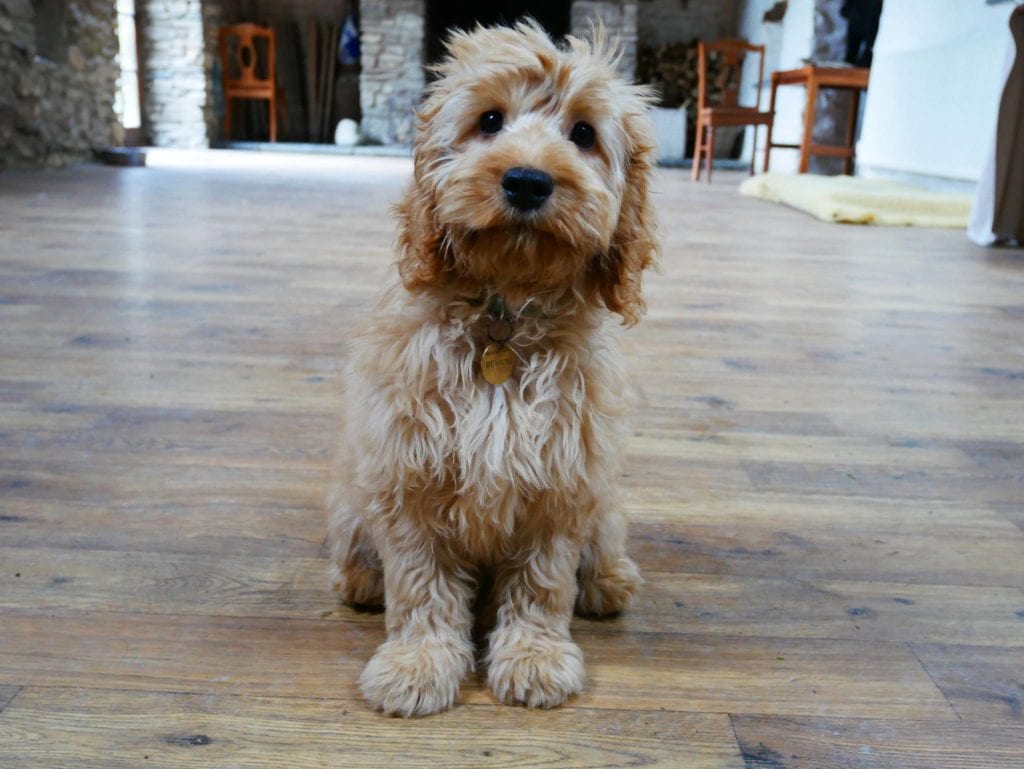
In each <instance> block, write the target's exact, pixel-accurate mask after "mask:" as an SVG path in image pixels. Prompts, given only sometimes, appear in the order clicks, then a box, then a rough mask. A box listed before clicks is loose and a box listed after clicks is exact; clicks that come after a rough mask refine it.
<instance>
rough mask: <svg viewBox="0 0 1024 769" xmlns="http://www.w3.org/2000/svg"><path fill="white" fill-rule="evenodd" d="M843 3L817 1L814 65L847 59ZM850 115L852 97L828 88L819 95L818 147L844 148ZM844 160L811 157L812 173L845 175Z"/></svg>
mask: <svg viewBox="0 0 1024 769" xmlns="http://www.w3.org/2000/svg"><path fill="white" fill-rule="evenodd" d="M842 5H843V3H842V0H815V2H814V40H813V42H812V45H811V58H813V59H814V60H815V61H842V60H843V57H844V56H846V19H844V18H843V17H842V15H841V14H840V13H839V11H840V8H841V7H842ZM849 115H850V94H849V92H848V91H836V90H835V89H831V88H826V89H824V90H822V91H821V92H820V93H819V94H818V104H817V106H816V107H815V110H814V117H815V121H814V130H813V135H814V142H815V143H816V144H843V143H844V142H845V139H846V124H847V122H848V119H849ZM843 165H844V161H843V159H842V158H830V157H821V156H820V155H815V156H812V157H811V168H810V170H811V171H812V172H815V173H825V174H839V173H842V172H843Z"/></svg>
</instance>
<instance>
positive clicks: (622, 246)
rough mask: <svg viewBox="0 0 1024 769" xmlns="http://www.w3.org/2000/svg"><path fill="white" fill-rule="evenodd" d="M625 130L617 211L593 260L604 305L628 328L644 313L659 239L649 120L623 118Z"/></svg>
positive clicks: (644, 118)
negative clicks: (647, 276) (647, 277)
mask: <svg viewBox="0 0 1024 769" xmlns="http://www.w3.org/2000/svg"><path fill="white" fill-rule="evenodd" d="M645 106H646V105H645ZM625 130H626V141H627V145H626V147H627V152H626V156H627V160H626V169H625V170H626V185H625V191H624V192H623V196H622V207H621V208H620V210H619V221H618V224H617V225H616V227H615V234H614V235H613V236H612V241H611V246H610V248H609V249H608V252H607V253H606V254H601V255H600V256H598V257H597V259H596V260H595V263H594V272H595V275H594V277H595V279H596V282H597V290H598V292H599V293H600V296H601V300H602V301H603V302H604V305H605V307H607V308H608V309H609V310H611V311H612V312H616V313H618V314H619V315H621V316H622V322H623V323H624V324H626V325H627V326H632V325H633V324H634V323H636V322H638V321H639V320H640V318H641V317H642V316H643V314H644V311H645V310H646V309H647V303H646V302H645V301H644V297H643V290H642V273H643V271H644V270H645V269H646V268H648V267H651V266H653V265H654V264H655V262H656V260H657V256H658V241H657V237H656V232H655V229H656V223H655V216H654V209H653V207H652V206H651V193H650V184H651V172H652V168H653V164H654V138H653V131H652V128H651V124H650V121H649V118H648V117H647V115H646V114H641V113H637V114H631V115H627V116H626V119H625Z"/></svg>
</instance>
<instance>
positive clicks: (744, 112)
mask: <svg viewBox="0 0 1024 769" xmlns="http://www.w3.org/2000/svg"><path fill="white" fill-rule="evenodd" d="M699 117H700V120H701V122H702V123H708V124H710V125H768V124H769V123H771V122H772V113H771V112H761V111H760V110H758V109H757V108H755V107H704V108H703V109H702V110H700V114H699Z"/></svg>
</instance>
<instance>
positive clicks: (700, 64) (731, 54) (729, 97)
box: [697, 38, 764, 109]
mask: <svg viewBox="0 0 1024 769" xmlns="http://www.w3.org/2000/svg"><path fill="white" fill-rule="evenodd" d="M750 53H754V54H757V57H758V59H757V102H756V104H757V105H758V106H760V104H761V85H762V83H763V81H764V46H763V45H753V44H751V43H748V42H747V41H746V40H740V39H735V38H727V39H725V40H715V41H714V42H711V43H705V42H700V43H698V45H697V104H698V106H699V107H700V108H701V109H703V108H704V107H711V106H721V107H738V106H739V96H740V76H741V75H742V73H743V60H744V59H745V58H746V56H747V54H750ZM711 56H714V57H715V59H716V61H715V67H714V69H715V70H716V74H715V83H714V85H715V86H716V88H715V93H716V94H720V95H721V101H720V102H718V103H717V104H715V105H712V104H710V103H709V102H708V86H709V85H710V84H709V83H708V77H709V69H710V68H711V67H710V65H709V61H708V60H709V58H710V57H711Z"/></svg>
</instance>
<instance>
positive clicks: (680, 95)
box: [636, 40, 730, 157]
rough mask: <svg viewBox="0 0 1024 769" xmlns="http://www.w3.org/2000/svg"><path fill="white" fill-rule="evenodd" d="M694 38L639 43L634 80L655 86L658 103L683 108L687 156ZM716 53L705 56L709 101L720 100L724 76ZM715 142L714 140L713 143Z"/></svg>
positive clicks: (692, 122) (694, 93)
mask: <svg viewBox="0 0 1024 769" xmlns="http://www.w3.org/2000/svg"><path fill="white" fill-rule="evenodd" d="M698 42H699V41H697V40H691V41H690V42H688V43H687V42H676V43H664V44H662V45H656V46H652V45H642V46H640V49H639V51H638V52H637V67H636V71H637V80H639V81H640V82H641V83H647V84H649V85H652V86H654V87H655V89H657V92H658V106H659V107H666V108H668V109H677V108H682V109H685V110H686V142H687V150H686V152H687V156H688V157H691V156H692V155H693V137H694V136H696V129H697V122H696V121H697V117H696V106H697V101H698V89H699V83H698V73H697V43H698ZM729 76H730V73H727V72H725V73H723V72H722V67H721V66H720V65H719V58H718V56H717V54H715V53H712V54H711V55H710V56H708V96H709V101H710V103H712V104H714V103H716V102H718V101H720V100H721V94H722V91H723V90H724V87H725V82H724V81H725V79H726V78H727V77H729ZM716 144H717V142H716Z"/></svg>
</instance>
